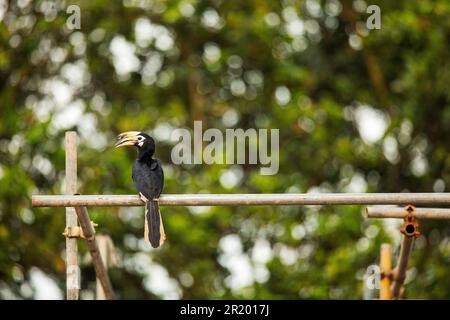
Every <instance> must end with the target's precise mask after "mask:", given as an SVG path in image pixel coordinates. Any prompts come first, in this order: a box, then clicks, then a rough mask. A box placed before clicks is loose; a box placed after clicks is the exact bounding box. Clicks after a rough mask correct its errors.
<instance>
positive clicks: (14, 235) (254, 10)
mask: <svg viewBox="0 0 450 320" xmlns="http://www.w3.org/2000/svg"><path fill="white" fill-rule="evenodd" d="M70 4H75V5H78V6H79V7H80V9H81V11H80V12H81V29H80V30H70V29H69V28H68V27H67V25H66V20H67V18H68V17H69V14H68V13H66V7H67V6H68V5H69V3H68V2H65V1H57V0H55V1H26V0H23V1H22V0H21V1H0V101H1V102H0V111H1V117H0V199H1V201H0V298H11V297H22V298H33V297H36V292H35V290H34V289H35V286H33V285H32V282H30V274H31V273H30V271H32V270H36V269H33V268H38V269H40V270H42V271H43V272H45V273H46V274H47V275H48V276H50V277H51V278H53V279H54V280H55V281H56V282H57V284H58V286H59V287H60V288H61V289H62V290H64V283H65V282H64V279H65V278H64V276H65V273H64V270H65V267H64V260H63V257H64V241H63V238H62V236H61V232H62V230H63V228H64V215H63V212H64V210H63V209H57V210H55V209H31V208H30V197H31V194H37V193H40V194H60V193H61V190H63V189H62V188H63V183H64V182H63V172H64V170H63V169H64V150H63V137H64V131H66V130H77V131H78V132H79V134H80V137H81V142H80V146H79V192H80V193H83V194H124V193H133V192H134V188H133V186H132V182H131V165H132V161H133V159H134V157H135V153H134V150H128V151H124V150H120V151H117V150H113V149H112V145H113V142H114V139H115V135H116V134H117V133H118V132H121V131H126V130H140V129H142V130H147V131H148V132H150V133H152V134H153V135H154V136H155V137H156V139H157V140H158V141H159V142H158V150H157V155H158V157H159V158H160V159H162V161H163V162H164V163H165V172H166V186H165V190H164V192H165V193H198V192H203V193H205V192H208V193H227V192H233V193H240V192H242V193H245V192H256V193H258V192H325V191H329V192H355V191H357V192H400V191H413V192H432V191H439V192H442V191H444V190H445V189H446V188H448V186H449V184H450V157H449V156H448V153H449V140H448V137H449V135H450V91H449V90H448V84H449V83H450V54H449V52H450V50H449V49H450V48H449V46H450V19H448V17H449V15H450V2H448V1H447V0H438V1H432V0H422V1H419V2H416V1H407V0H399V1H395V2H392V1H375V0H374V1H372V2H371V3H370V4H377V5H379V6H380V8H381V15H382V24H381V29H380V30H367V28H366V24H365V21H366V19H367V18H368V16H369V15H368V14H367V13H366V7H367V5H368V3H366V2H365V1H363V0H355V1H350V0H346V1H341V2H340V1H337V0H326V1H318V0H307V1H301V0H284V1H256V0H249V1H222V0H215V1H200V0H199V1H195V0H181V1H177V0H174V1H162V0H123V1H106V0H90V1H75V0H74V1H71V3H70ZM194 120H203V128H204V129H206V128H210V127H214V128H219V129H221V130H225V128H227V127H232V128H280V150H281V151H280V171H279V173H278V174H277V175H273V176H261V175H260V174H259V168H258V167H257V166H254V165H243V166H238V165H235V166H227V165H212V166H206V165H203V166H199V165H197V166H175V165H172V164H171V160H170V151H171V147H172V145H173V142H171V141H170V134H171V132H172V130H173V129H175V128H178V127H188V128H189V127H192V125H193V121H194ZM141 209H142V208H134V209H133V208H107V209H101V208H96V209H95V210H94V209H92V210H91V211H90V212H91V214H92V216H93V220H95V221H96V222H97V223H99V225H100V228H99V231H100V232H104V233H109V234H110V235H111V236H112V238H113V240H114V243H115V245H116V247H118V248H119V250H120V255H121V262H122V263H121V266H119V267H118V268H116V269H114V270H112V281H113V285H114V287H115V288H116V290H117V293H118V296H119V297H120V298H123V299H131V298H196V299H197V298H240V297H245V298H275V299H277V298H347V299H348V298H350V299H355V298H361V297H362V296H363V292H364V286H363V281H362V280H363V277H364V273H365V270H366V267H367V266H368V265H370V264H372V263H376V262H377V259H378V254H379V248H380V244H381V243H382V242H383V241H392V242H393V243H394V245H398V240H399V239H398V232H397V229H398V228H397V225H394V228H393V225H392V224H391V223H382V222H380V221H368V220H365V219H364V218H363V217H362V216H361V213H360V212H361V208H360V207H357V206H350V207H308V208H298V207H292V208H291V207H284V208H271V207H262V208H253V207H243V208H222V207H211V208H163V214H164V215H165V226H166V232H167V235H168V242H167V244H165V245H164V246H163V247H162V248H161V249H160V250H151V249H149V246H147V245H146V244H144V242H143V239H142V234H143V232H142V228H143V210H141ZM422 225H423V237H422V238H421V239H420V240H419V241H417V243H416V246H415V250H414V253H413V257H412V258H413V259H412V261H411V266H412V272H411V273H410V278H409V283H408V284H407V291H406V293H407V296H408V297H414V298H448V297H450V277H449V271H448V264H449V259H450V242H449V224H448V223H437V222H425V221H424V222H423V224H422ZM80 247H81V249H80V250H81V252H82V253H83V252H86V248H85V247H84V246H83V244H81V242H80ZM82 274H83V284H82V288H83V291H82V297H84V298H89V297H92V296H93V292H94V290H95V281H94V277H95V275H94V274H93V270H92V268H91V267H90V266H85V267H83V273H82ZM63 292H64V291H63Z"/></svg>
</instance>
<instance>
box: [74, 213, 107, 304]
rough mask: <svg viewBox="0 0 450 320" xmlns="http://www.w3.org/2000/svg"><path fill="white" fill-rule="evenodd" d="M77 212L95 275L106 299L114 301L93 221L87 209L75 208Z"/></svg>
mask: <svg viewBox="0 0 450 320" xmlns="http://www.w3.org/2000/svg"><path fill="white" fill-rule="evenodd" d="M75 211H76V213H77V216H78V220H79V221H80V226H81V229H82V230H83V235H84V237H85V238H86V241H87V245H88V249H89V252H90V253H91V257H92V263H93V264H94V269H95V273H96V274H97V278H98V279H99V281H100V283H101V285H102V287H103V291H104V293H105V298H106V299H108V300H112V299H114V292H113V289H112V285H111V282H110V280H109V277H108V273H107V271H106V267H105V265H104V264H103V261H102V257H101V256H100V251H99V249H98V245H97V241H96V240H95V230H94V227H93V226H92V223H91V219H89V214H88V211H87V209H86V208H85V207H75Z"/></svg>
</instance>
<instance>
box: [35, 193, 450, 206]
mask: <svg viewBox="0 0 450 320" xmlns="http://www.w3.org/2000/svg"><path fill="white" fill-rule="evenodd" d="M31 202H32V206H33V207H76V206H86V207H105V206H143V205H144V202H143V201H142V200H141V199H140V198H139V196H138V195H74V196H72V195H53V196H46V195H34V196H32V200H31ZM158 202H159V204H160V205H162V206H243V205H247V206H257V205H276V206H277V205H375V204H384V205H386V204H391V205H392V204H396V205H407V204H412V205H425V204H434V205H450V193H281V194H273V193H272V194H165V195H161V197H160V198H159V199H158Z"/></svg>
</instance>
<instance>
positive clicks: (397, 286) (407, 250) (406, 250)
mask: <svg viewBox="0 0 450 320" xmlns="http://www.w3.org/2000/svg"><path fill="white" fill-rule="evenodd" d="M413 241H414V237H413V236H406V235H403V239H402V244H401V247H400V254H399V258H398V261H397V266H396V267H395V270H394V280H393V285H392V298H394V299H399V298H401V296H402V294H403V292H402V287H403V283H404V282H405V278H406V269H407V267H408V260H409V256H410V254H411V248H412V244H413Z"/></svg>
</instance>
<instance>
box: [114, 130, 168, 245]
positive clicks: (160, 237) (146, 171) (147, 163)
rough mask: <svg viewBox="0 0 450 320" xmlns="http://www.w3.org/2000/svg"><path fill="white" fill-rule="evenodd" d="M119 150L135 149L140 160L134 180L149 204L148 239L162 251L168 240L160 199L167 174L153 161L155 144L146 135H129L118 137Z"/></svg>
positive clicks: (129, 133)
mask: <svg viewBox="0 0 450 320" xmlns="http://www.w3.org/2000/svg"><path fill="white" fill-rule="evenodd" d="M117 139H118V141H117V143H116V145H115V147H116V148H118V147H124V146H135V147H137V149H138V158H137V159H136V160H135V161H134V164H133V171H132V178H133V182H134V186H135V187H136V189H137V191H138V192H139V195H140V197H141V199H142V200H143V201H145V232H144V238H145V240H146V241H148V242H150V244H151V245H152V247H153V248H158V247H159V246H160V245H162V244H163V242H164V240H165V239H166V234H165V232H164V226H163V222H162V217H161V213H160V211H159V205H158V202H157V201H152V200H153V199H157V198H158V197H159V195H160V194H161V192H162V190H163V187H164V172H163V169H162V167H161V163H160V162H159V160H158V159H154V158H153V154H154V153H155V147H156V146H155V140H153V138H152V137H151V136H149V135H148V134H146V133H143V132H139V131H127V132H123V133H121V134H119V135H118V136H117Z"/></svg>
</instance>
